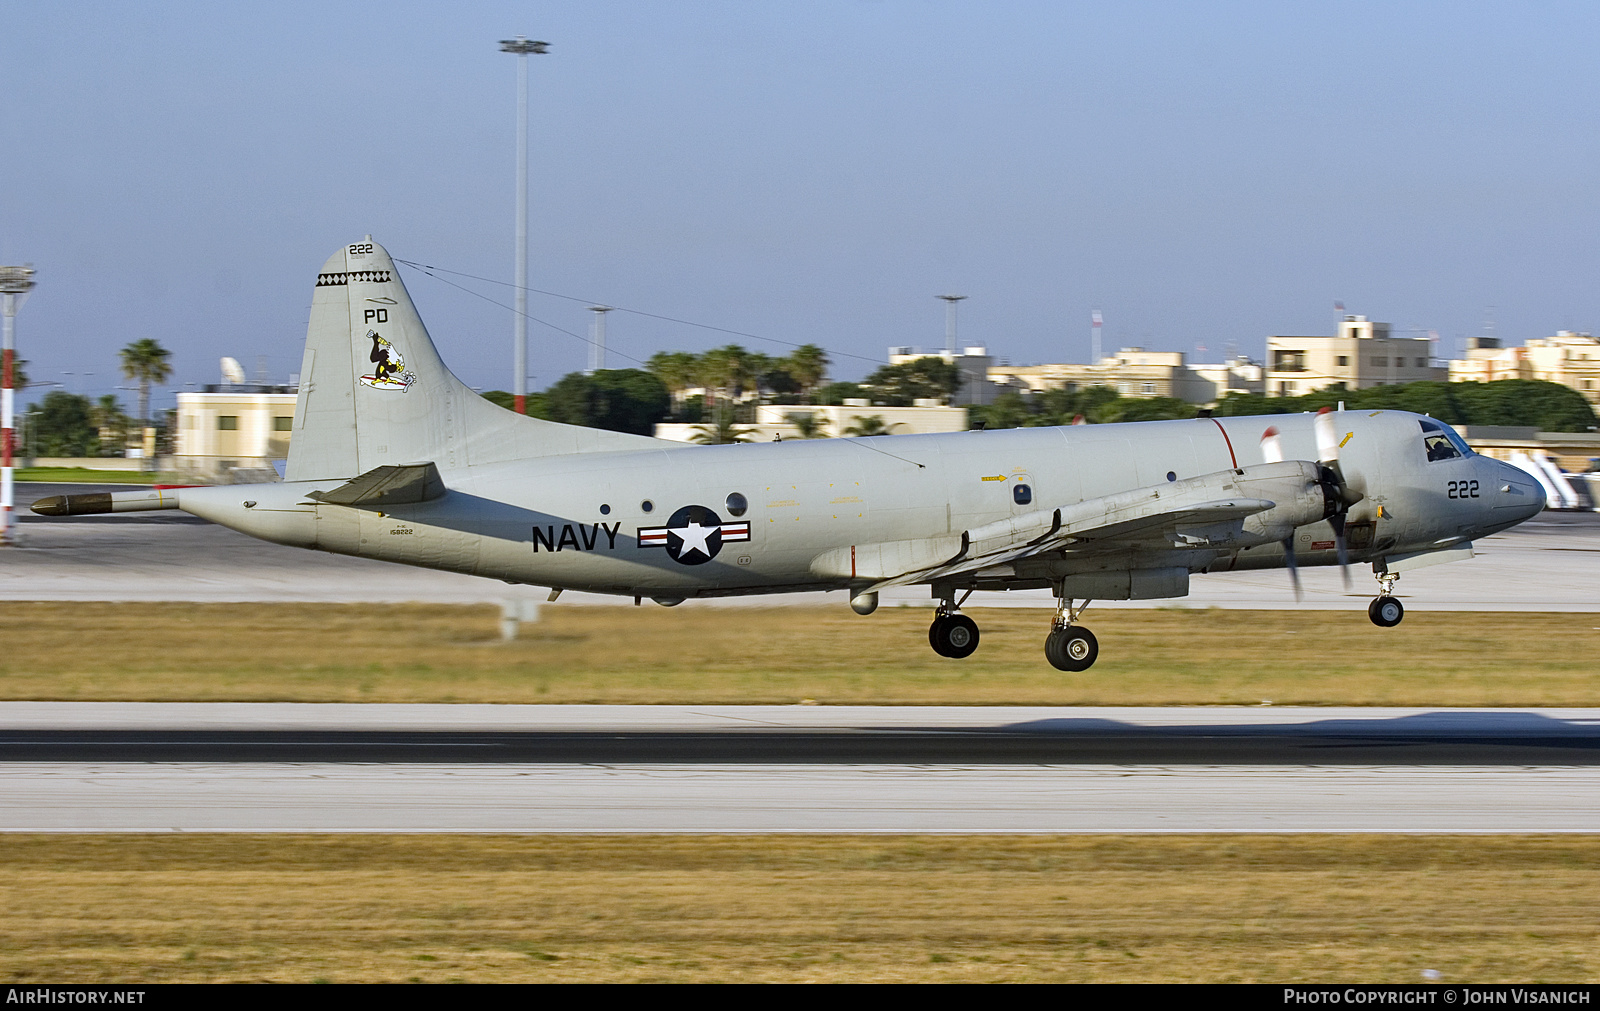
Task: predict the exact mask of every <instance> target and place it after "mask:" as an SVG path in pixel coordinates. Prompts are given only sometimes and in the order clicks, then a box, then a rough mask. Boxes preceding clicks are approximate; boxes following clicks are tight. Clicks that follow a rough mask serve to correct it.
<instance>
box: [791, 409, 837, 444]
mask: <svg viewBox="0 0 1600 1011" xmlns="http://www.w3.org/2000/svg"><path fill="white" fill-rule="evenodd" d="M783 420H784V421H787V422H788V423H789V424H791V425H793V426H794V428H795V431H797V432H799V433H800V438H802V439H826V438H827V437H828V419H827V418H826V417H824V416H823V415H820V414H812V413H810V412H805V413H801V412H800V411H795V412H794V413H792V414H785V415H784V416H783Z"/></svg>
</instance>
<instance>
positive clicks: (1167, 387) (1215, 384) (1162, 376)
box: [989, 348, 1263, 405]
mask: <svg viewBox="0 0 1600 1011" xmlns="http://www.w3.org/2000/svg"><path fill="white" fill-rule="evenodd" d="M1262 377H1263V370H1262V367H1261V365H1260V364H1259V363H1257V362H1253V361H1251V360H1250V359H1248V358H1243V357H1235V358H1233V359H1231V360H1229V361H1226V362H1222V363H1219V364H1216V365H1190V364H1189V363H1188V361H1187V359H1186V357H1185V355H1184V354H1183V352H1181V351H1146V350H1145V349H1144V348H1123V349H1122V350H1120V351H1118V352H1117V353H1116V354H1114V355H1107V356H1106V357H1104V358H1102V359H1100V361H1099V362H1097V363H1095V364H1093V365H1080V364H1075V363H1064V364H1057V365H996V366H992V367H990V369H989V380H990V382H991V383H993V384H994V385H995V386H996V387H997V388H998V389H1000V390H1001V391H1014V392H1017V393H1042V392H1044V391H1046V390H1063V389H1064V390H1077V389H1082V388H1084V387H1087V386H1107V387H1110V388H1111V389H1114V390H1116V391H1117V393H1119V394H1121V395H1122V396H1125V397H1146V398H1148V397H1175V398H1177V399H1178V400H1185V401H1188V402H1189V403H1191V404H1204V405H1211V404H1215V403H1216V402H1217V401H1218V400H1221V399H1222V398H1223V397H1225V396H1227V395H1228V394H1229V393H1260V392H1261V391H1262Z"/></svg>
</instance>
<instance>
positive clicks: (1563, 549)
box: [0, 484, 1600, 611]
mask: <svg viewBox="0 0 1600 1011" xmlns="http://www.w3.org/2000/svg"><path fill="white" fill-rule="evenodd" d="M107 487H109V486H107ZM89 490H105V489H104V488H94V487H90V486H83V485H70V486H69V485H47V484H19V485H18V486H17V500H18V503H19V506H18V508H19V509H26V507H27V505H28V504H29V503H31V502H32V501H34V500H35V499H36V498H39V497H42V496H44V495H55V494H68V493H75V492H83V491H89ZM17 529H18V532H19V535H20V537H21V541H22V546H21V547H20V548H19V549H8V550H7V552H6V564H5V566H4V567H3V568H0V600H175V601H274V600H296V601H304V600H313V601H330V602H383V601H393V602H401V601H433V602H439V603H480V602H499V601H502V600H505V599H508V598H510V599H530V600H543V599H544V597H545V592H546V591H545V590H544V589H543V588H540V587H531V586H516V587H513V586H508V585H506V584H504V583H501V582H499V581H497V580H492V579H482V578H479V577H476V576H464V575H458V574H454V573H448V572H434V571H430V570H426V569H416V568H411V567H409V566H405V565H393V564H390V563H387V562H378V561H371V560H369V559H361V558H346V557H343V556H339V555H330V554H325V553H323V552H319V551H307V550H304V549H300V548H287V547H283V546H281V545H276V544H268V543H266V542H264V541H258V540H254V539H253V538H250V537H246V536H245V535H243V534H239V533H235V532H233V531H231V530H228V529H226V528H223V527H218V526H213V525H211V524H209V523H205V522H203V521H200V520H196V519H194V518H193V517H190V516H188V515H187V514H183V513H177V512H152V513H129V514H126V515H121V516H80V517H61V518H50V517H42V516H34V515H32V514H29V513H26V512H23V513H21V514H20V523H19V526H18V528H17ZM1476 547H1477V550H1478V552H1479V555H1478V557H1476V558H1473V559H1471V560H1469V561H1464V562H1455V563H1451V564H1447V565H1437V566H1433V567H1430V568H1425V569H1419V570H1416V571H1414V572H1407V573H1405V574H1404V575H1403V576H1402V577H1401V579H1400V582H1399V584H1398V595H1399V596H1400V597H1401V598H1402V599H1403V600H1404V601H1405V603H1406V605H1407V607H1408V608H1416V609H1420V610H1434V611H1600V565H1597V564H1596V561H1597V560H1600V514H1595V513H1550V512H1547V513H1544V514H1542V515H1540V516H1538V517H1535V518H1534V519H1532V520H1530V521H1528V522H1527V523H1524V524H1522V525H1521V526H1519V527H1516V528H1514V529H1512V530H1510V531H1507V532H1506V533H1503V534H1497V535H1495V536H1494V537H1487V538H1484V539H1482V540H1480V541H1479V542H1477V545H1476ZM1301 581H1302V583H1303V584H1304V599H1303V600H1302V601H1301V602H1298V603H1297V602H1296V601H1295V599H1294V595H1293V593H1292V592H1291V591H1290V589H1289V582H1288V576H1287V575H1285V573H1283V572H1281V571H1266V572H1241V573H1223V574H1218V575H1211V576H1196V577H1195V578H1194V580H1193V581H1192V582H1191V584H1190V588H1191V593H1190V595H1189V596H1188V597H1185V598H1181V599H1179V600H1153V601H1110V602H1103V603H1096V604H1095V607H1096V608H1102V607H1173V606H1178V607H1226V608H1268V609H1277V608H1303V609H1310V610H1317V609H1322V610H1354V611H1360V610H1361V609H1363V608H1365V607H1366V604H1367V601H1368V600H1370V599H1371V598H1372V596H1373V595H1374V594H1375V593H1376V591H1377V583H1376V582H1375V581H1374V580H1373V579H1372V576H1371V573H1370V567H1369V566H1361V565H1357V566H1353V567H1352V583H1353V586H1352V588H1351V589H1350V590H1349V591H1346V590H1345V589H1344V587H1343V585H1342V583H1341V582H1340V579H1339V575H1338V572H1337V570H1335V569H1332V568H1308V569H1302V570H1301ZM882 600H883V604H884V606H895V605H898V604H902V603H906V604H912V605H915V606H925V605H927V604H928V603H929V596H928V590H927V588H926V587H903V588H898V589H895V590H891V591H888V592H886V593H885V594H883V597H882ZM626 602H629V601H627V600H626V598H618V597H608V596H602V595H597V594H583V593H576V592H568V593H566V594H563V595H562V597H561V600H560V602H559V603H558V604H556V605H553V606H557V607H569V606H573V605H584V604H610V605H616V604H621V603H626ZM818 604H823V605H833V606H837V607H844V606H845V604H846V601H845V595H844V593H843V592H842V591H841V592H838V593H796V594H779V595H776V596H759V597H727V598H720V599H716V600H708V601H689V602H687V603H686V604H685V605H684V606H688V607H729V606H762V607H771V606H781V605H818ZM968 606H969V607H974V608H981V607H1039V608H1046V607H1050V606H1051V599H1050V595H1049V592H1048V591H1044V590H1025V591H1020V592H1012V593H978V594H974V595H973V597H972V599H971V601H969V604H968Z"/></svg>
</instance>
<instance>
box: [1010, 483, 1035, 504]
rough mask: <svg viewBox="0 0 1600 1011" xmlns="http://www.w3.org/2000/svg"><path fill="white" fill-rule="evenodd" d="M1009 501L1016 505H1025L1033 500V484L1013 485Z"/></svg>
mask: <svg viewBox="0 0 1600 1011" xmlns="http://www.w3.org/2000/svg"><path fill="white" fill-rule="evenodd" d="M1011 501H1013V502H1015V503H1016V504H1017V505H1027V504H1028V503H1029V502H1032V501H1033V486H1032V485H1026V484H1019V485H1014V486H1013V487H1012V489H1011Z"/></svg>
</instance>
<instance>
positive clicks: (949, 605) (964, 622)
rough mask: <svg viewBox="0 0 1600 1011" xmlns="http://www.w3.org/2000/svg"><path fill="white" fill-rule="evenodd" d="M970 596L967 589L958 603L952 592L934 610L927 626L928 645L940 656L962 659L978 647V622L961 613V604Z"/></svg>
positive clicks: (970, 593) (970, 592) (969, 591)
mask: <svg viewBox="0 0 1600 1011" xmlns="http://www.w3.org/2000/svg"><path fill="white" fill-rule="evenodd" d="M970 596H972V591H971V590H968V591H967V592H966V594H965V595H963V596H962V598H961V601H960V602H959V603H958V602H956V600H955V597H954V594H952V595H951V596H949V597H946V598H945V599H944V601H943V602H942V603H940V604H939V609H938V610H937V611H935V612H934V616H933V624H932V625H929V626H928V645H929V646H932V647H933V651H934V652H935V653H937V654H939V655H940V656H947V657H949V658H950V659H952V660H964V659H966V658H967V657H969V656H971V655H972V653H973V651H974V650H976V649H977V648H978V623H977V622H975V621H973V620H972V619H971V618H969V617H967V616H966V615H964V614H962V613H961V604H964V603H966V602H967V597H970Z"/></svg>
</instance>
